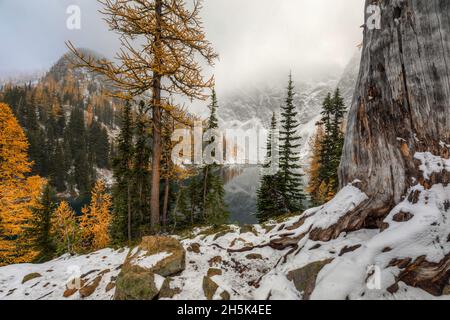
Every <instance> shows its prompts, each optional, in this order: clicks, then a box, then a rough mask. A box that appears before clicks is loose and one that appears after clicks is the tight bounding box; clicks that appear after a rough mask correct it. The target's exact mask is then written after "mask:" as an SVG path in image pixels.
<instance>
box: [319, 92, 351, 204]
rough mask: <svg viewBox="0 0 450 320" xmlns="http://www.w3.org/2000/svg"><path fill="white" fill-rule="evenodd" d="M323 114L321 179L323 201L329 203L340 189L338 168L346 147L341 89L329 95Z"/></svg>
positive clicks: (324, 104)
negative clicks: (343, 149) (344, 146)
mask: <svg viewBox="0 0 450 320" xmlns="http://www.w3.org/2000/svg"><path fill="white" fill-rule="evenodd" d="M321 114H322V123H323V125H324V128H325V132H324V137H323V138H322V142H321V146H320V149H321V151H320V161H319V163H320V169H319V177H320V180H321V182H323V185H322V187H321V190H322V192H321V199H325V201H327V200H330V199H331V198H333V196H334V195H335V194H336V192H337V189H338V185H339V177H338V168H339V164H340V161H341V156H342V148H343V145H344V134H343V132H342V123H343V121H344V116H345V105H344V100H343V99H342V97H341V95H340V91H339V89H336V91H335V93H334V95H333V96H332V95H331V93H329V94H328V95H327V97H326V98H325V100H324V102H323V110H322V113H321ZM321 184H322V183H321Z"/></svg>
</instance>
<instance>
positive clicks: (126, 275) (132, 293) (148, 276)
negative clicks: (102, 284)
mask: <svg viewBox="0 0 450 320" xmlns="http://www.w3.org/2000/svg"><path fill="white" fill-rule="evenodd" d="M158 294H159V288H158V287H157V286H156V282H155V274H154V273H153V272H151V271H148V270H145V269H142V268H140V267H130V268H128V269H127V270H126V271H125V272H124V271H122V272H121V273H120V274H119V277H118V278H117V281H116V293H115V296H114V299H115V300H153V299H154V298H155V297H156V296H157V295H158Z"/></svg>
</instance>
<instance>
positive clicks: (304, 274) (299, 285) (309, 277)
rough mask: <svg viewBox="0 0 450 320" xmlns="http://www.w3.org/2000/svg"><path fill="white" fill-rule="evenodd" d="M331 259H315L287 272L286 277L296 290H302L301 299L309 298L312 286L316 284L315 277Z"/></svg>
mask: <svg viewBox="0 0 450 320" xmlns="http://www.w3.org/2000/svg"><path fill="white" fill-rule="evenodd" d="M331 261H333V260H332V259H328V260H323V261H316V262H313V263H310V264H308V265H307V266H305V267H303V268H300V269H296V270H292V271H290V272H289V273H288V275H287V278H288V279H289V280H290V281H293V282H294V285H295V288H296V289H297V290H298V292H300V293H302V292H303V300H309V298H310V296H311V294H312V292H313V291H314V288H315V286H316V279H317V275H318V274H319V272H320V271H321V270H322V268H323V267H325V266H326V265H327V264H329V263H330V262H331Z"/></svg>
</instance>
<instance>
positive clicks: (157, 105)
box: [150, 0, 162, 232]
mask: <svg viewBox="0 0 450 320" xmlns="http://www.w3.org/2000/svg"><path fill="white" fill-rule="evenodd" d="M155 10H156V20H157V31H156V37H155V47H156V48H160V46H161V15H162V1H161V0H156V6H155ZM157 51H158V50H157ZM161 78H162V76H161V75H159V74H157V73H155V74H154V75H153V99H152V110H153V115H152V123H153V132H152V133H153V137H152V138H153V148H152V184H151V198H150V212H151V217H150V224H151V228H152V230H153V231H154V232H155V231H157V230H158V229H159V223H160V210H159V196H160V195H159V193H160V182H161V181H160V180H161V153H162V151H161V143H162V139H161Z"/></svg>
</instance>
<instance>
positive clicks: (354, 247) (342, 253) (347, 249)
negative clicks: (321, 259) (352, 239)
mask: <svg viewBox="0 0 450 320" xmlns="http://www.w3.org/2000/svg"><path fill="white" fill-rule="evenodd" d="M359 248H361V245H360V244H357V245H355V246H352V247H348V246H345V247H344V248H342V250H341V252H339V257H342V256H343V255H344V254H346V253H349V252H353V251H355V250H357V249H359Z"/></svg>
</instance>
